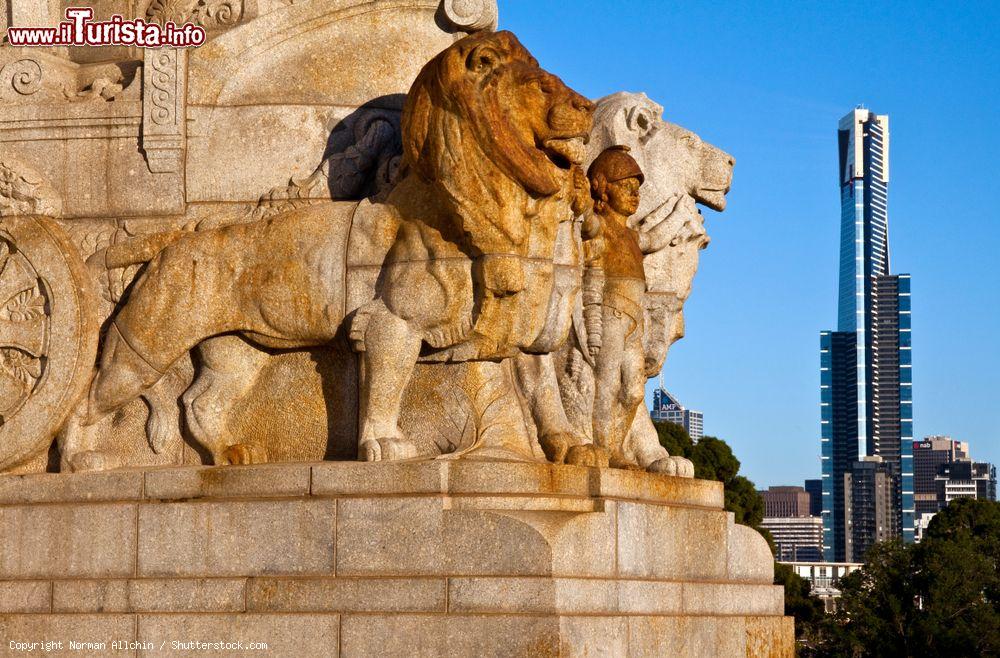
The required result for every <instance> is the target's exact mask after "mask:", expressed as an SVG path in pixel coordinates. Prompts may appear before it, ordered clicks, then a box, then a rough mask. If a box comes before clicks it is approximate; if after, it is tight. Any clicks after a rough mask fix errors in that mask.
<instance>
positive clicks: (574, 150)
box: [542, 135, 587, 169]
mask: <svg viewBox="0 0 1000 658" xmlns="http://www.w3.org/2000/svg"><path fill="white" fill-rule="evenodd" d="M586 144H587V137H586V136H584V135H577V136H575V137H552V138H550V139H547V140H545V141H544V142H542V148H543V149H544V151H545V154H546V155H548V156H549V160H551V161H552V164H554V165H555V166H557V167H559V168H560V169H569V168H570V167H572V166H573V165H578V164H582V163H583V159H584V157H585V156H586V154H587V146H586Z"/></svg>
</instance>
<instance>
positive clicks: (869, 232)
mask: <svg viewBox="0 0 1000 658" xmlns="http://www.w3.org/2000/svg"><path fill="white" fill-rule="evenodd" d="M838 145H839V156H840V158H839V159H840V170H839V173H840V175H839V183H840V209H841V223H840V268H839V269H840V289H839V297H838V305H837V331H826V332H822V334H821V335H820V380H821V381H820V386H821V389H820V405H821V407H820V409H821V433H820V441H821V459H822V463H823V519H824V523H823V533H824V540H823V545H824V554H825V555H826V557H827V559H829V560H843V559H845V558H844V555H845V551H846V549H847V542H848V541H849V540H848V539H847V534H846V533H847V532H848V525H849V523H850V520H849V519H846V520H845V508H844V500H845V495H846V494H847V493H848V492H845V490H844V483H843V481H844V474H845V473H849V472H850V470H851V468H852V465H853V464H854V463H855V462H857V461H858V460H859V459H861V458H862V457H864V456H879V457H881V458H882V459H883V461H884V463H885V464H886V468H887V471H888V473H889V474H890V476H891V478H892V479H893V483H892V486H893V492H894V493H893V497H894V500H895V505H894V506H893V510H892V514H891V521H892V525H893V536H902V537H903V538H904V539H906V540H908V541H912V539H913V465H912V459H913V457H912V443H913V408H912V404H913V403H912V400H913V396H912V375H911V364H912V362H911V360H910V348H911V341H910V329H911V327H910V277H909V276H908V275H892V274H890V269H889V220H888V187H889V117H888V116H886V115H876V114H874V113H873V112H870V111H868V110H864V109H856V110H853V111H852V112H851V113H849V114H848V115H847V116H845V117H844V118H843V119H841V121H840V125H839V129H838Z"/></svg>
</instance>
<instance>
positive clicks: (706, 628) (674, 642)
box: [628, 616, 795, 658]
mask: <svg viewBox="0 0 1000 658" xmlns="http://www.w3.org/2000/svg"><path fill="white" fill-rule="evenodd" d="M628 633H629V649H630V650H631V652H632V654H633V655H636V656H704V657H705V658H708V657H709V656H748V655H750V654H748V653H747V652H746V645H747V635H746V622H745V620H744V619H743V618H741V617H688V616H669V617H657V616H636V617H629V619H628ZM764 655H768V654H764ZM775 655H776V656H784V657H785V658H791V657H792V656H794V655H795V654H794V652H793V653H790V654H782V653H777V654H775Z"/></svg>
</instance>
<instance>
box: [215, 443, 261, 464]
mask: <svg viewBox="0 0 1000 658" xmlns="http://www.w3.org/2000/svg"><path fill="white" fill-rule="evenodd" d="M222 456H223V458H224V459H225V460H226V462H227V463H229V464H233V465H243V464H266V463H267V451H265V450H264V449H263V448H261V447H260V446H257V445H254V444H252V443H234V444H233V445H231V446H229V447H227V448H226V449H225V450H224V451H223V453H222Z"/></svg>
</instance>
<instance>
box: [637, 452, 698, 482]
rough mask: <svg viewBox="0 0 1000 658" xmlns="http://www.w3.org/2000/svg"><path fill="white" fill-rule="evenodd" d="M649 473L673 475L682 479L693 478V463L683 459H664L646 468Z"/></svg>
mask: <svg viewBox="0 0 1000 658" xmlns="http://www.w3.org/2000/svg"><path fill="white" fill-rule="evenodd" d="M646 470H647V471H649V472H650V473H662V474H663V475H675V476H677V477H682V478H693V477H694V462H692V461H691V460H690V459H685V458H683V457H664V458H663V459H657V460H656V461H655V462H653V463H652V464H650V465H649V466H647V467H646Z"/></svg>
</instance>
